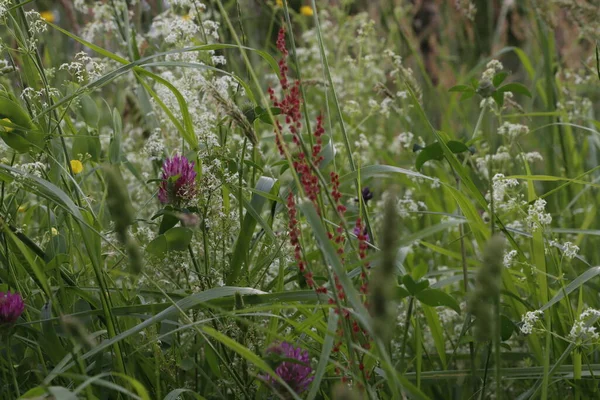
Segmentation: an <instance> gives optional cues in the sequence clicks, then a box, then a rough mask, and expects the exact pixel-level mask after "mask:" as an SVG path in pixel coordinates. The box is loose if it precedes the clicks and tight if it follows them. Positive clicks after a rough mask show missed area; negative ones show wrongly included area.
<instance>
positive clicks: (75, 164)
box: [71, 160, 83, 174]
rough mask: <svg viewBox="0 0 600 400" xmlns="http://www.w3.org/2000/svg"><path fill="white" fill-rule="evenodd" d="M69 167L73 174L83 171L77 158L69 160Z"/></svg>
mask: <svg viewBox="0 0 600 400" xmlns="http://www.w3.org/2000/svg"><path fill="white" fill-rule="evenodd" d="M71 169H72V170H73V173H74V174H79V173H81V171H83V164H82V163H81V161H79V160H71Z"/></svg>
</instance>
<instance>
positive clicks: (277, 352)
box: [263, 342, 314, 394]
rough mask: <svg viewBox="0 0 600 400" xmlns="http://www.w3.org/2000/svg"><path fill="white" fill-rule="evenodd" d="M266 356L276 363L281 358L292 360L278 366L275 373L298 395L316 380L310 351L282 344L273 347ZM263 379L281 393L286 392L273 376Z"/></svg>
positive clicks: (267, 351) (285, 343)
mask: <svg viewBox="0 0 600 400" xmlns="http://www.w3.org/2000/svg"><path fill="white" fill-rule="evenodd" d="M265 354H266V356H267V357H271V358H273V359H274V360H275V361H277V359H279V358H282V359H290V361H283V362H280V363H278V364H276V365H277V367H276V368H275V373H276V374H277V375H278V376H279V377H280V378H281V379H282V380H283V381H284V382H285V383H287V384H288V385H289V386H290V387H291V388H292V389H293V390H294V392H296V393H297V394H301V393H302V392H305V391H306V390H307V389H308V386H309V385H310V383H311V382H312V381H313V379H314V376H313V375H312V368H311V367H310V359H309V357H308V351H306V350H304V351H303V350H302V349H301V348H300V347H294V346H293V345H291V344H290V343H287V342H281V343H277V344H273V345H271V346H270V347H269V348H268V349H267V350H266V352H265ZM263 378H264V379H265V380H266V381H267V382H268V383H269V384H271V385H272V386H273V387H274V388H276V389H277V390H278V391H279V392H284V391H285V389H283V388H282V387H280V386H281V385H280V384H278V382H277V381H276V380H275V378H273V377H272V376H263Z"/></svg>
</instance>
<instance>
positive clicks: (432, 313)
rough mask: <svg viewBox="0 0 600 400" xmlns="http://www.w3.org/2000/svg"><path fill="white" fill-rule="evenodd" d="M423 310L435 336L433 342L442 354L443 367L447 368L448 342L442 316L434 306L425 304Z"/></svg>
mask: <svg viewBox="0 0 600 400" xmlns="http://www.w3.org/2000/svg"><path fill="white" fill-rule="evenodd" d="M417 298H418V296H417ZM425 304H427V303H425ZM422 310H423V315H425V320H426V321H427V326H428V327H429V331H430V332H431V336H432V337H433V344H434V345H435V349H436V351H437V353H438V355H439V356H440V361H441V362H442V367H443V368H444V369H446V343H445V340H444V329H443V328H442V324H441V322H440V317H439V316H438V313H437V312H436V310H435V309H433V308H432V307H427V306H423V307H422Z"/></svg>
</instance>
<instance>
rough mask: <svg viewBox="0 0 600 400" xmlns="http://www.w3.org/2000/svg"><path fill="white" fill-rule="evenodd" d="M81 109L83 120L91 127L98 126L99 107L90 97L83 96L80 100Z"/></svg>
mask: <svg viewBox="0 0 600 400" xmlns="http://www.w3.org/2000/svg"><path fill="white" fill-rule="evenodd" d="M79 107H80V111H81V115H82V116H83V120H84V121H85V123H86V124H88V125H89V126H94V127H95V126H96V125H98V107H97V106H96V103H95V102H94V100H92V98H91V97H90V96H88V95H85V94H84V95H83V96H81V97H80V98H79Z"/></svg>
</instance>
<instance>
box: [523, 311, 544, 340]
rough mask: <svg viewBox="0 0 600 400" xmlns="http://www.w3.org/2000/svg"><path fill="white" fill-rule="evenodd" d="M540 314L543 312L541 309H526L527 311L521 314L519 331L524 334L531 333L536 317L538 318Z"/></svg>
mask: <svg viewBox="0 0 600 400" xmlns="http://www.w3.org/2000/svg"><path fill="white" fill-rule="evenodd" d="M542 314H544V312H543V311H542V310H535V311H527V313H525V315H523V320H522V321H521V327H520V329H521V332H523V334H524V335H529V334H531V333H532V332H533V327H534V325H535V324H536V322H537V321H538V319H540V315H542Z"/></svg>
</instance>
